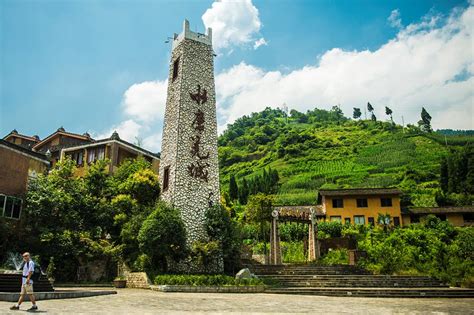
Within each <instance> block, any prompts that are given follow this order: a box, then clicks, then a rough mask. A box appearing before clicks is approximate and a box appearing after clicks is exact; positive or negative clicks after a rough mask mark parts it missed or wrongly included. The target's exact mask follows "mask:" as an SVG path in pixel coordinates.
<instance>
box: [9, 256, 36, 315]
mask: <svg viewBox="0 0 474 315" xmlns="http://www.w3.org/2000/svg"><path fill="white" fill-rule="evenodd" d="M23 261H24V262H23V276H22V283H21V292H20V298H19V299H18V303H17V304H15V305H13V306H12V307H10V309H11V310H19V309H20V305H21V303H23V300H24V299H25V294H28V296H29V297H30V301H31V303H32V304H33V306H31V308H30V309H28V311H36V310H37V309H38V306H36V299H35V295H34V293H33V280H32V279H31V277H32V276H33V272H34V270H35V263H34V261H33V260H31V257H30V253H28V252H26V253H24V254H23Z"/></svg>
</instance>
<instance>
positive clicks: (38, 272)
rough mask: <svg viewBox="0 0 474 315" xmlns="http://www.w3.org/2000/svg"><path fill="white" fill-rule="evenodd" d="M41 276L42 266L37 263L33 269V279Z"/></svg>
mask: <svg viewBox="0 0 474 315" xmlns="http://www.w3.org/2000/svg"><path fill="white" fill-rule="evenodd" d="M40 277H41V266H40V265H39V264H35V268H34V269H33V274H32V275H31V280H33V281H38V280H39V278H40Z"/></svg>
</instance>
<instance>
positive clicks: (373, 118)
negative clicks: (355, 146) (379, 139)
mask: <svg viewBox="0 0 474 315" xmlns="http://www.w3.org/2000/svg"><path fill="white" fill-rule="evenodd" d="M370 119H371V120H372V121H377V117H375V114H374V113H372V116H371V117H370Z"/></svg>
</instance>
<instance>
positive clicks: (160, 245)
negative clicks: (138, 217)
mask: <svg viewBox="0 0 474 315" xmlns="http://www.w3.org/2000/svg"><path fill="white" fill-rule="evenodd" d="M137 240H138V244H139V247H140V250H141V251H142V252H143V253H145V254H147V255H148V256H149V257H150V259H151V262H152V264H153V265H159V266H160V267H161V269H162V270H166V269H167V264H166V262H167V259H179V258H181V257H183V256H184V255H185V244H186V231H185V228H184V223H183V221H182V220H181V217H180V215H179V213H178V210H177V209H175V208H171V207H168V206H167V205H165V204H164V203H160V204H158V206H157V208H156V209H155V211H153V212H152V213H151V214H150V215H149V216H148V218H147V219H146V220H145V221H144V222H143V224H142V227H141V228H140V232H139V233H138V238H137Z"/></svg>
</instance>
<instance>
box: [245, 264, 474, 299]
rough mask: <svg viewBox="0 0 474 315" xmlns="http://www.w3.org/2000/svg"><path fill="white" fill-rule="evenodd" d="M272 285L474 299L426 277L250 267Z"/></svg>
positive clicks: (473, 293)
mask: <svg viewBox="0 0 474 315" xmlns="http://www.w3.org/2000/svg"><path fill="white" fill-rule="evenodd" d="M246 267H247V268H249V269H250V270H251V271H252V272H253V273H255V274H256V275H257V276H258V277H259V278H261V279H263V280H264V281H265V282H266V283H268V284H271V285H272V287H270V288H268V289H267V290H266V291H265V292H267V293H278V294H305V295H323V296H346V297H347V296H354V297H445V298H447V297H457V298H474V290H472V289H462V288H449V287H448V286H447V285H445V284H443V283H442V282H440V281H438V280H436V279H433V278H431V277H426V276H391V275H373V274H371V273H370V272H368V271H367V270H364V269H361V268H358V267H355V266H349V265H334V266H320V265H309V264H307V265H247V266H246Z"/></svg>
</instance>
